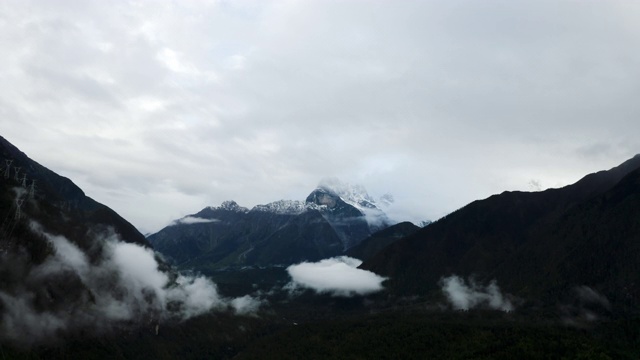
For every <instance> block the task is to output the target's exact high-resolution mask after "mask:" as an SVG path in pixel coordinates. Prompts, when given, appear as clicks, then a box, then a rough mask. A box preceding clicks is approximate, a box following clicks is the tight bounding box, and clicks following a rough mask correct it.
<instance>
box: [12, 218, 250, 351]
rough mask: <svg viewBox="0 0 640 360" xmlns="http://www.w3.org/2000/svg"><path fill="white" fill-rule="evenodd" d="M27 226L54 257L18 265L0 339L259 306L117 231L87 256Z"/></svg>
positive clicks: (242, 310)
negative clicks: (174, 266) (164, 264)
mask: <svg viewBox="0 0 640 360" xmlns="http://www.w3.org/2000/svg"><path fill="white" fill-rule="evenodd" d="M31 228H32V230H33V231H34V232H36V233H39V234H41V235H42V236H44V237H45V238H46V240H47V241H48V242H49V244H50V245H51V247H52V249H53V254H52V255H51V256H49V257H48V258H47V259H46V260H45V261H44V262H42V263H41V264H39V265H37V266H23V272H24V279H23V281H22V283H20V284H19V285H17V286H15V287H13V288H11V289H4V290H3V291H0V316H1V318H0V319H1V323H0V334H1V335H0V338H7V339H10V340H16V341H19V342H23V343H24V342H26V343H27V344H29V343H37V342H39V341H40V340H49V339H55V338H56V336H58V335H63V334H64V333H65V332H66V331H73V330H86V329H92V331H96V332H98V333H99V332H101V331H107V330H110V329H112V328H115V327H118V326H120V325H124V324H129V323H134V324H135V323H140V324H141V323H143V322H145V323H159V322H163V321H167V320H177V321H181V320H185V319H188V318H191V317H193V316H197V315H201V314H204V313H207V312H210V311H212V310H220V311H225V310H231V311H234V312H235V313H237V314H251V313H255V312H256V311H257V310H258V308H259V307H260V306H261V305H262V302H261V301H260V300H258V299H254V298H253V297H251V296H248V295H246V296H243V297H240V298H236V299H228V298H224V297H222V296H221V295H220V294H219V293H218V288H217V286H216V284H215V283H213V282H212V281H210V280H209V279H208V278H206V277H202V276H187V275H183V274H176V273H169V272H164V271H161V270H160V266H159V264H158V262H157V261H156V258H155V254H154V252H153V251H152V250H151V249H148V248H145V247H142V246H139V245H136V244H132V243H125V242H122V241H121V240H119V239H118V238H117V236H115V235H114V234H111V235H108V236H105V237H102V238H97V239H95V241H96V243H98V244H100V245H99V246H100V250H99V251H98V252H97V254H98V255H97V256H95V254H93V253H92V254H93V255H91V256H90V255H88V253H85V252H84V251H83V250H81V249H80V248H79V247H78V246H77V245H76V244H74V243H72V242H71V241H69V240H68V239H67V238H65V237H63V236H55V235H51V234H48V233H47V232H45V231H43V230H42V229H41V227H40V226H39V225H38V224H35V223H32V226H31Z"/></svg>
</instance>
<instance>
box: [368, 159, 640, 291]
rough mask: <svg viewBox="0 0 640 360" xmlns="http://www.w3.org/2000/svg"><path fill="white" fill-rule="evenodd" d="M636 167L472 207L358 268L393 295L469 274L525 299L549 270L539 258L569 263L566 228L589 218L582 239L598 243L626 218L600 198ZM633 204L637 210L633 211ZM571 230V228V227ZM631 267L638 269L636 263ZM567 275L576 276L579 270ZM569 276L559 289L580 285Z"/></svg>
mask: <svg viewBox="0 0 640 360" xmlns="http://www.w3.org/2000/svg"><path fill="white" fill-rule="evenodd" d="M639 167H640V156H635V157H634V158H632V159H630V160H628V161H626V162H625V163H623V164H622V165H620V166H618V167H616V168H613V169H611V170H609V171H601V172H598V173H595V174H591V175H588V176H585V177H584V178H583V179H581V180H580V181H578V182H577V183H575V184H573V185H569V186H566V187H564V188H561V189H550V190H546V191H543V192H537V193H524V192H505V193H502V194H500V195H494V196H491V197H489V198H487V199H485V200H479V201H474V202H472V203H471V204H469V205H467V206H465V207H463V208H462V209H460V210H458V211H456V212H454V213H452V214H450V215H448V216H446V217H444V218H443V219H440V220H438V221H437V222H435V223H433V224H431V225H430V226H428V227H426V228H424V229H422V230H419V231H418V232H416V233H415V234H413V235H411V236H409V237H407V238H405V239H402V240H400V241H398V242H396V243H394V244H392V245H391V246H389V247H388V248H386V249H385V250H384V251H383V252H380V253H378V254H377V255H376V256H374V258H372V259H371V260H370V261H367V262H365V263H364V264H363V265H362V267H363V268H365V269H369V270H372V271H374V272H376V273H379V274H382V275H385V276H389V277H390V278H391V280H390V281H389V283H388V286H389V287H390V288H391V290H392V291H394V292H397V293H400V294H427V293H429V292H430V291H432V290H436V289H438V288H439V284H438V281H439V279H440V278H441V277H443V276H448V275H450V274H458V275H463V276H469V275H472V274H474V275H475V276H477V277H478V278H480V279H490V278H492V277H496V278H497V280H498V282H499V283H500V284H501V286H502V285H503V284H505V289H506V290H507V291H511V292H514V291H516V290H517V291H518V292H522V293H527V286H529V285H528V281H533V280H534V277H535V276H538V278H537V279H539V280H540V281H542V282H545V279H544V278H543V277H542V276H543V275H542V274H543V272H542V271H540V272H536V271H537V270H532V269H543V268H544V267H545V266H551V263H552V259H553V257H548V256H546V254H548V253H553V252H557V253H558V255H557V256H558V257H562V256H568V255H567V251H569V248H570V246H568V245H567V248H566V249H565V250H563V248H562V246H564V245H562V244H567V240H566V238H565V237H564V236H561V235H559V234H561V229H568V228H569V227H570V226H571V225H570V220H571V218H572V217H573V218H576V219H580V221H586V220H584V219H587V218H589V219H590V221H591V222H592V224H591V225H590V226H592V227H593V229H589V230H588V231H589V235H588V236H590V237H592V238H593V239H596V238H597V239H600V240H598V241H605V240H603V237H601V236H600V235H598V234H604V233H609V232H611V231H612V229H610V227H611V226H614V222H621V221H623V220H622V219H624V218H627V215H625V214H624V211H626V210H624V211H623V210H622V207H620V208H619V207H617V206H613V203H612V202H611V201H608V202H605V200H603V199H604V198H601V197H602V196H604V194H605V192H606V191H608V190H610V189H611V190H612V191H615V193H616V194H620V193H622V192H621V190H620V189H616V190H614V189H612V187H613V186H614V185H615V184H616V183H618V182H620V180H622V179H623V177H625V176H626V175H628V174H630V173H632V172H633V171H634V170H635V169H637V168H639ZM631 175H632V174H631ZM626 182H630V183H633V180H627V178H625V182H621V183H620V184H621V185H624V183H626ZM625 189H627V190H626V192H624V193H625V194H626V193H633V190H632V189H633V186H632V185H625ZM608 196H610V197H613V195H608ZM618 196H621V195H618ZM622 198H624V199H626V200H625V201H624V202H623V203H624V204H626V205H624V207H633V204H634V201H635V200H634V198H633V197H628V196H625V197H622ZM591 201H592V202H591ZM593 204H602V205H601V206H596V205H593ZM635 204H636V205H638V206H640V203H637V202H636V203H635ZM620 206H622V205H620ZM621 212H622V213H621ZM588 214H591V215H588ZM605 214H609V215H607V216H610V217H611V219H610V222H611V223H609V222H604V223H603V221H602V220H599V218H600V217H601V216H603V215H605ZM574 221H575V220H574ZM620 225H621V226H625V227H626V230H625V231H627V232H628V236H629V237H630V238H633V237H634V236H637V234H638V233H637V232H634V231H635V230H634V228H633V227H630V225H631V224H628V223H624V224H622V223H620ZM575 226H578V225H577V223H576V225H575ZM596 228H597V230H596ZM562 231H568V230H562ZM585 234H586V233H585ZM594 241H595V240H594ZM611 246H614V244H611ZM534 249H535V251H534ZM532 251H533V252H532ZM594 251H597V249H595V248H589V249H585V251H584V253H577V254H579V256H578V257H577V258H576V259H583V260H575V261H576V264H578V263H580V264H582V265H584V264H585V263H586V262H587V260H584V259H586V258H587V257H589V256H593V255H594V253H593V252H594ZM623 251H626V250H623ZM534 253H538V254H539V256H540V260H536V261H534V260H532V261H530V262H529V261H527V259H530V258H531V257H532V256H534V255H533V254H534ZM620 255H622V254H610V256H613V257H612V258H607V259H604V258H602V259H601V260H599V261H602V262H604V261H609V262H616V261H618V259H616V258H615V256H620ZM636 259H637V261H640V258H636ZM516 264H518V265H519V266H516ZM525 264H529V265H525ZM576 266H577V265H576ZM602 267H604V266H602ZM551 268H553V269H555V268H556V267H554V266H551ZM523 269H529V271H530V272H532V275H531V276H529V277H526V278H524V277H523V278H521V274H520V272H519V271H523ZM558 269H560V268H559V267H558ZM498 270H499V271H498ZM573 270H574V271H576V272H580V270H579V269H573ZM553 271H555V270H553ZM558 271H559V270H558ZM569 273H570V271H568V270H567V271H565V272H562V273H558V274H557V276H559V277H560V276H562V277H565V278H566V279H567V280H566V282H573V281H578V280H579V278H577V277H575V276H574V277H569V278H567V276H569V275H571V274H569ZM544 276H549V274H546V275H544ZM569 279H571V280H569ZM516 285H517V286H516ZM512 286H513V287H512ZM538 289H540V287H538ZM538 293H539V291H538Z"/></svg>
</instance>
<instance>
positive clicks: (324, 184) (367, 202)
mask: <svg viewBox="0 0 640 360" xmlns="http://www.w3.org/2000/svg"><path fill="white" fill-rule="evenodd" d="M318 189H322V190H325V191H327V192H329V193H332V194H335V195H337V196H339V197H340V198H341V199H342V201H344V202H346V203H347V204H349V205H351V206H353V207H355V208H356V209H358V210H361V211H362V209H375V208H377V206H376V203H375V200H373V198H372V197H371V196H369V194H368V193H367V190H366V189H365V188H364V186H362V185H350V184H347V183H345V182H342V181H340V180H339V179H337V178H327V179H323V180H321V181H320V184H318Z"/></svg>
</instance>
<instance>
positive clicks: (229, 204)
mask: <svg viewBox="0 0 640 360" xmlns="http://www.w3.org/2000/svg"><path fill="white" fill-rule="evenodd" d="M209 209H211V210H227V211H233V212H242V213H246V212H249V209H247V208H246V207H243V206H240V205H238V203H237V202H235V201H233V200H227V201H223V202H222V204H220V206H209Z"/></svg>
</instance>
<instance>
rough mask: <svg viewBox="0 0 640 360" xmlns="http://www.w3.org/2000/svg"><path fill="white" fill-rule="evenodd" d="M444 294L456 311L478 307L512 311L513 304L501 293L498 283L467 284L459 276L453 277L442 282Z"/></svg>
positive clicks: (470, 282) (471, 281)
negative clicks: (485, 284) (484, 284)
mask: <svg viewBox="0 0 640 360" xmlns="http://www.w3.org/2000/svg"><path fill="white" fill-rule="evenodd" d="M440 283H441V285H442V292H443V293H444V294H445V295H446V297H447V299H448V300H449V302H450V303H451V306H453V308H454V309H456V310H470V309H473V308H476V307H488V308H490V309H494V310H502V311H512V310H513V309H514V307H513V304H512V303H511V301H510V300H509V298H508V297H507V296H505V295H503V294H502V293H501V292H500V288H498V285H497V284H496V281H495V280H494V281H492V282H491V283H489V285H487V286H481V285H479V284H476V283H475V282H474V281H473V280H469V282H468V284H467V282H466V281H465V280H464V279H462V278H461V277H459V276H456V275H452V276H449V277H446V278H443V279H441V280H440Z"/></svg>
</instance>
